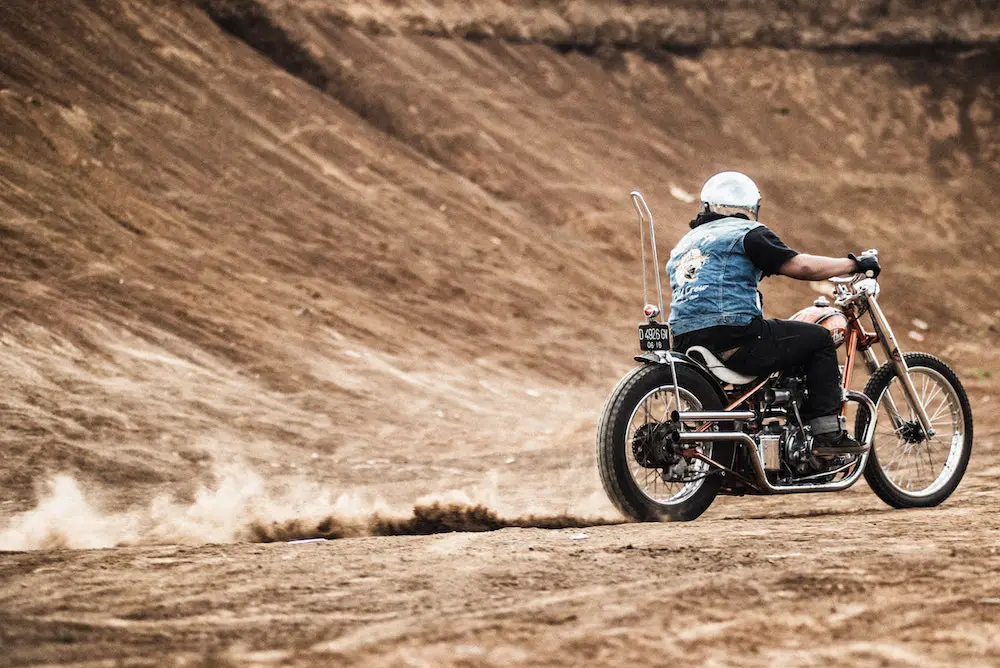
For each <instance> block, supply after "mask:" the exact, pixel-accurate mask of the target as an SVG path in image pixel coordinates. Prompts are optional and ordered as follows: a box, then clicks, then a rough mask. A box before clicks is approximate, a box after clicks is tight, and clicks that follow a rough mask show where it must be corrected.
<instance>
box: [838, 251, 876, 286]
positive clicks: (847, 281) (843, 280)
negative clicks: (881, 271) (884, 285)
mask: <svg viewBox="0 0 1000 668" xmlns="http://www.w3.org/2000/svg"><path fill="white" fill-rule="evenodd" d="M871 255H874V256H875V257H878V249H877V248H869V249H868V250H866V251H865V252H864V253H862V254H861V255H859V256H858V257H869V256H871ZM866 278H874V276H868V275H867V274H858V273H855V274H849V275H847V276H834V277H832V278H830V279H829V280H830V282H831V283H833V284H834V285H851V284H852V283H857V282H858V281H861V280H864V279H866Z"/></svg>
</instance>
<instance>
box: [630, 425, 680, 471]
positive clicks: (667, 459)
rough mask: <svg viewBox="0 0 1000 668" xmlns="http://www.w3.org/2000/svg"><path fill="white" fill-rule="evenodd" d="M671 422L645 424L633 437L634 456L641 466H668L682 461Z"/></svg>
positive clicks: (656, 467)
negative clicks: (674, 440)
mask: <svg viewBox="0 0 1000 668" xmlns="http://www.w3.org/2000/svg"><path fill="white" fill-rule="evenodd" d="M672 434H673V429H672V428H671V427H670V425H669V423H665V422H658V423H655V424H649V423H647V424H644V425H642V426H640V427H639V428H638V429H636V430H635V436H633V437H632V456H633V457H635V461H636V462H638V464H639V466H642V467H643V468H647V469H662V468H668V467H671V466H673V465H674V464H676V463H677V462H678V461H680V459H681V456H680V454H679V452H678V451H677V447H676V444H675V443H674V442H673V439H672V438H671V436H672Z"/></svg>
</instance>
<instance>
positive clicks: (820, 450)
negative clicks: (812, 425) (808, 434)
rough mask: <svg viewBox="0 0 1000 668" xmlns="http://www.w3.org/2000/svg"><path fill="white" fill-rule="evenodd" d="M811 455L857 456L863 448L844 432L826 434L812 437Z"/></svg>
mask: <svg viewBox="0 0 1000 668" xmlns="http://www.w3.org/2000/svg"><path fill="white" fill-rule="evenodd" d="M812 451H813V454H814V455H816V456H818V457H830V456H836V455H857V454H860V453H862V452H864V451H865V448H864V446H862V445H861V444H860V443H858V442H857V441H855V440H854V439H853V438H851V436H850V435H849V434H848V433H847V432H846V431H844V430H841V431H839V432H827V433H825V434H816V435H815V436H813V448H812Z"/></svg>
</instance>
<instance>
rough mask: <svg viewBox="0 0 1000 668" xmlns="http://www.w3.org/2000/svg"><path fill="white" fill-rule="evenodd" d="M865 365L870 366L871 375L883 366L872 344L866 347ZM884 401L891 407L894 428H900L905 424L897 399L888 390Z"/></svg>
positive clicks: (890, 415) (883, 397) (869, 372)
mask: <svg viewBox="0 0 1000 668" xmlns="http://www.w3.org/2000/svg"><path fill="white" fill-rule="evenodd" d="M864 354H865V365H866V366H867V367H868V374H869V375H871V376H874V375H875V372H876V371H878V368H879V367H880V366H882V365H881V364H880V363H879V361H878V357H877V356H876V355H875V351H874V350H872V347H871V346H868V347H867V348H865V353H864ZM882 401H884V402H885V404H886V406H887V407H888V409H889V419H890V420H892V428H893V429H899V428H900V427H902V426H903V416H902V415H901V414H900V413H899V409H898V408H897V407H896V400H895V399H893V398H892V394H891V393H889V392H886V393H885V394H883V395H882Z"/></svg>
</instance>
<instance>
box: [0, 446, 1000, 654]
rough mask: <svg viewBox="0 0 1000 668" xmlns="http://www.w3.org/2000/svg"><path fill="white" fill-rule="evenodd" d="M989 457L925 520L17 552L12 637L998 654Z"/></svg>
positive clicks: (780, 521)
mask: <svg viewBox="0 0 1000 668" xmlns="http://www.w3.org/2000/svg"><path fill="white" fill-rule="evenodd" d="M994 443H995V441H993V440H990V441H986V442H985V443H983V442H981V443H980V446H981V449H983V450H989V449H991V446H992V447H994V448H995V446H994ZM984 446H985V447H984ZM990 454H991V455H994V456H995V450H991V451H990ZM983 459H984V457H983V456H982V455H980V456H979V457H977V458H976V460H975V464H976V465H974V466H973V471H974V473H973V475H971V476H970V477H969V479H968V480H967V482H966V484H965V485H963V487H962V489H961V490H960V491H959V493H957V494H956V495H955V497H954V500H953V501H952V502H950V503H949V504H947V505H946V506H945V507H942V508H939V509H935V510H926V511H909V512H899V511H890V510H888V509H886V508H885V507H883V506H882V505H881V504H880V502H879V501H878V500H877V499H875V497H874V496H873V495H871V494H870V493H868V492H867V490H857V491H856V492H852V493H850V494H848V495H845V496H844V497H842V498H840V499H836V498H834V497H830V496H827V497H812V498H807V499H797V500H794V501H792V500H788V499H780V500H767V501H761V500H759V499H758V500H753V499H744V500H742V501H734V502H730V503H723V504H720V507H719V508H717V509H715V510H713V511H710V513H709V515H707V516H706V517H705V518H704V519H702V520H699V521H698V522H695V523H689V524H647V525H622V526H614V527H595V528H586V529H565V530H558V531H548V530H541V529H503V530H500V531H496V532H492V533H480V534H469V533H458V534H445V535H436V536H426V537H382V538H356V539H343V540H338V541H330V542H322V543H306V544H284V543H282V544H271V545H217V546H205V547H150V548H121V549H115V550H98V551H85V552H42V553H27V554H17V555H6V556H4V559H3V562H2V566H0V581H2V582H3V586H2V588H0V609H2V611H3V612H2V613H0V626H2V629H3V630H2V632H0V633H2V635H0V638H2V640H3V641H4V645H5V647H7V648H8V649H7V651H6V653H5V654H6V656H5V661H11V662H13V663H16V664H20V663H36V662H38V663H41V662H44V663H51V662H82V661H89V662H98V661H101V662H107V661H113V660H121V659H127V660H129V661H130V662H131V661H134V662H138V663H142V662H148V663H175V662H176V663H178V664H190V663H196V664H197V663H201V662H203V661H204V662H206V663H211V664H216V665H218V664H224V663H231V664H232V665H253V664H327V665H329V664H338V665H376V664H378V665H410V666H435V665H496V666H506V665H538V664H541V663H545V664H552V665H566V666H577V665H581V664H582V663H588V664H591V665H622V664H634V665H668V664H672V663H674V662H683V663H685V664H691V665H705V664H711V665H732V666H746V665H753V666H776V665H777V666H792V665H794V666H810V665H824V666H825V665H853V666H955V665H996V664H997V662H998V661H1000V623H998V620H1000V583H998V582H997V580H996V578H995V577H994V576H995V573H996V572H997V571H998V569H1000V542H998V540H997V532H998V531H1000V491H998V490H997V489H996V487H995V484H994V480H995V478H996V475H997V473H998V468H997V467H996V466H993V467H992V468H989V469H987V470H985V471H984V470H983V466H982V463H983ZM779 501H780V502H779Z"/></svg>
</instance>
